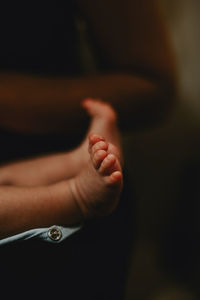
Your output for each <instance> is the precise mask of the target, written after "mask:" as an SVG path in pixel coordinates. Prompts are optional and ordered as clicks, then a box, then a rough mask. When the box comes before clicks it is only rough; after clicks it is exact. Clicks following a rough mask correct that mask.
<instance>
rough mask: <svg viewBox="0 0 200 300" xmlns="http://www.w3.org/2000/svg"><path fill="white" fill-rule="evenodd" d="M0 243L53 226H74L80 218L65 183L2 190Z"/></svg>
mask: <svg viewBox="0 0 200 300" xmlns="http://www.w3.org/2000/svg"><path fill="white" fill-rule="evenodd" d="M0 207H1V209H0V239H1V238H4V237H7V236H10V235H13V234H17V233H20V232H23V231H26V230H29V229H33V228H39V227H48V226H51V225H53V224H61V225H62V224H64V225H72V224H75V223H76V222H78V221H80V218H81V214H80V212H79V208H78V207H77V206H76V203H75V202H74V201H72V197H71V191H70V189H69V186H68V185H67V184H66V183H65V182H61V183H59V184H55V185H51V186H48V187H42V186H41V187H35V188H33V187H32V188H31V187H29V188H25V187H8V186H2V187H0Z"/></svg>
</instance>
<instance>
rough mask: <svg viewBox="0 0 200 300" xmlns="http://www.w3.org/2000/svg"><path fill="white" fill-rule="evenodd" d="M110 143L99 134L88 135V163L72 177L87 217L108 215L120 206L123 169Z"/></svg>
mask: <svg viewBox="0 0 200 300" xmlns="http://www.w3.org/2000/svg"><path fill="white" fill-rule="evenodd" d="M109 148H110V149H111V145H110V144H109V143H107V142H106V141H105V139H104V138H103V137H102V136H100V135H96V134H91V135H90V136H89V149H88V150H89V155H90V160H89V161H88V165H87V167H85V169H84V170H83V171H82V172H81V173H80V174H79V175H78V176H77V177H76V178H75V179H74V180H73V181H72V182H73V186H72V192H73V195H74V199H75V201H76V202H77V203H78V205H79V207H80V209H81V211H82V213H83V215H84V217H86V218H87V217H94V216H103V215H107V214H109V213H110V212H112V211H113V210H114V208H115V207H116V206H117V203H118V200H119V196H120V192H121V189H122V169H121V164H120V162H119V160H118V158H117V156H116V155H115V154H114V153H112V152H108V149H109Z"/></svg>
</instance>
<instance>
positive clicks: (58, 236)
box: [0, 225, 82, 246]
mask: <svg viewBox="0 0 200 300" xmlns="http://www.w3.org/2000/svg"><path fill="white" fill-rule="evenodd" d="M81 227H82V226H74V227H63V226H58V225H53V226H51V227H48V228H36V229H31V230H28V231H25V232H22V233H19V234H16V235H13V236H11V237H7V238H5V239H1V240H0V246H1V245H4V244H8V243H11V242H16V241H19V240H24V241H25V240H29V239H39V240H43V241H44V242H49V243H60V242H62V241H64V240H65V239H66V238H67V237H69V236H70V235H71V234H73V233H75V232H76V231H78V230H80V229H81Z"/></svg>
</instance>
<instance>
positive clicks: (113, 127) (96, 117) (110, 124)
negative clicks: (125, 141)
mask: <svg viewBox="0 0 200 300" xmlns="http://www.w3.org/2000/svg"><path fill="white" fill-rule="evenodd" d="M82 106H83V108H84V109H86V111H87V112H88V114H89V115H90V116H91V123H90V127H89V130H88V133H87V134H86V138H85V140H84V141H83V142H82V144H81V145H80V146H79V147H78V148H77V149H76V153H77V159H78V160H79V163H80V165H82V167H84V165H85V164H86V163H87V162H88V159H89V156H88V151H87V148H88V136H90V134H91V133H94V132H95V133H96V134H99V135H100V136H103V137H104V138H105V139H106V140H107V142H109V145H108V152H109V153H114V154H115V155H116V156H117V157H118V159H119V160H120V162H121V163H123V156H122V150H121V142H120V136H119V130H118V127H117V115H116V112H115V111H114V109H113V108H112V107H111V105H110V104H108V103H106V102H103V101H101V100H94V99H85V100H84V101H83V102H82ZM80 158H81V160H80Z"/></svg>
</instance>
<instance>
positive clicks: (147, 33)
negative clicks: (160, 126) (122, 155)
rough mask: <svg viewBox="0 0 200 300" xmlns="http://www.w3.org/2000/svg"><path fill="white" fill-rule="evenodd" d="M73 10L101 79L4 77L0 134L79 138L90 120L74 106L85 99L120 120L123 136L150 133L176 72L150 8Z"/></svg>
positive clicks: (93, 4) (111, 5)
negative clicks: (83, 24)
mask: <svg viewBox="0 0 200 300" xmlns="http://www.w3.org/2000/svg"><path fill="white" fill-rule="evenodd" d="M79 2H80V4H79V8H80V12H81V14H82V15H83V17H84V18H85V19H86V21H87V23H88V28H89V30H90V33H91V35H92V37H93V42H94V43H95V44H96V46H97V47H96V49H97V53H98V56H99V57H100V60H99V62H100V63H99V72H98V73H97V74H92V75H90V76H83V77H77V78H54V79H53V78H45V77H38V76H32V75H27V74H16V73H12V74H11V73H3V72H2V73H1V74H0V106H1V110H0V125H1V126H2V127H6V128H11V129H15V130H18V131H22V132H35V133H47V132H50V133H51V132H55V131H59V132H60V131H61V130H63V131H66V132H68V133H69V134H73V133H76V132H77V131H79V130H81V131H82V128H84V127H85V128H86V127H87V124H88V123H87V122H88V119H87V116H86V114H85V113H84V112H83V111H82V109H81V106H80V103H81V101H82V100H83V98H86V97H97V98H101V99H103V100H105V101H108V102H110V103H111V104H112V105H113V107H114V108H115V109H116V111H117V112H118V115H119V124H120V127H121V129H132V128H135V127H136V126H138V125H139V126H141V125H142V126H144V125H148V124H149V123H151V122H155V121H158V120H162V118H163V116H164V115H165V114H166V111H167V110H168V108H169V106H170V101H171V96H172V95H173V93H174V89H175V72H174V61H173V57H172V54H171V49H170V46H169V43H168V37H167V34H166V31H165V28H164V24H163V21H162V17H161V15H160V12H159V10H158V8H157V4H156V2H155V1H145V0H141V1H132V0H125V1H122V0H117V1H114V0H110V1H106V0H102V1H100V0H97V1H92V0H85V1H79ZM75 124H76V125H75Z"/></svg>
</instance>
